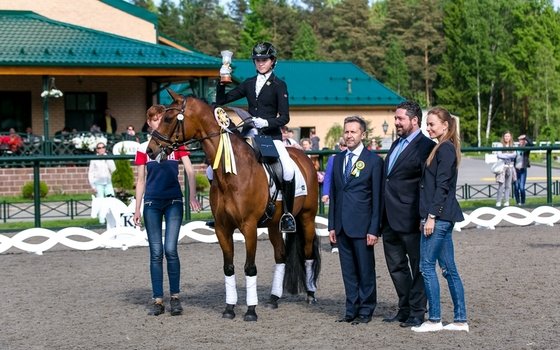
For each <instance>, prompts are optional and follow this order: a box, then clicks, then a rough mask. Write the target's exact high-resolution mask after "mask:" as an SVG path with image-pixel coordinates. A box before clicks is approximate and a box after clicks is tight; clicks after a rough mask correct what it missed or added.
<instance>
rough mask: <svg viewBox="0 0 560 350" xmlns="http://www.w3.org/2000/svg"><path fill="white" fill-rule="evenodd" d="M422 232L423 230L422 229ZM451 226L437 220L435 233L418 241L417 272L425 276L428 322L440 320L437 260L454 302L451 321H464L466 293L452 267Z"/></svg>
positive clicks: (457, 273) (465, 320)
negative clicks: (418, 266)
mask: <svg viewBox="0 0 560 350" xmlns="http://www.w3.org/2000/svg"><path fill="white" fill-rule="evenodd" d="M422 232H423V229H422ZM452 232H453V223H452V222H450V221H445V220H436V222H435V227H434V232H433V233H432V234H431V235H430V236H429V237H426V236H424V234H423V233H422V237H421V239H420V271H421V272H422V276H423V277H424V286H425V287H426V296H427V298H428V306H429V307H428V311H429V317H428V319H429V320H430V321H434V322H440V321H441V307H440V291H439V281H438V276H437V272H436V261H437V262H438V263H439V266H440V267H441V270H442V274H443V276H444V277H445V279H446V280H447V285H448V286H449V292H450V294H451V299H453V313H454V319H453V321H454V322H467V308H466V305H465V291H464V290H463V282H461V277H460V276H459V272H458V271H457V266H455V256H454V253H453V238H452Z"/></svg>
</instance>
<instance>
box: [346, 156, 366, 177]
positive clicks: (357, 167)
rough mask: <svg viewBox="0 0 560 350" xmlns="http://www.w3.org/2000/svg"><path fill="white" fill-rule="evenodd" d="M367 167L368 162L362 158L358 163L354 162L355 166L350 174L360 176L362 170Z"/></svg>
mask: <svg viewBox="0 0 560 350" xmlns="http://www.w3.org/2000/svg"><path fill="white" fill-rule="evenodd" d="M365 167H366V163H364V161H362V160H359V161H357V162H356V164H354V168H353V169H352V172H351V173H350V175H352V176H354V177H358V176H360V171H361V170H362V169H363V168H365Z"/></svg>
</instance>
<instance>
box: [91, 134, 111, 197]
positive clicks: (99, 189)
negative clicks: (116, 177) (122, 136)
mask: <svg viewBox="0 0 560 350" xmlns="http://www.w3.org/2000/svg"><path fill="white" fill-rule="evenodd" d="M95 151H96V153H97V156H98V157H103V156H106V155H107V148H106V145H105V144H104V143H103V142H99V143H98V144H97V147H96V148H95ZM116 169H117V167H116V165H115V161H114V160H112V159H99V160H98V159H95V160H92V161H90V163H89V169H88V180H89V184H90V186H91V188H92V190H93V193H95V194H96V197H97V198H103V197H114V196H115V190H114V189H113V181H112V180H111V176H112V174H113V173H114V172H115V170H116Z"/></svg>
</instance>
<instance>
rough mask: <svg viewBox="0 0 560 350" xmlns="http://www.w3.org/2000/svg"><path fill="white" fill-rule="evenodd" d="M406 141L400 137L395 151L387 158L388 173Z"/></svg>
mask: <svg viewBox="0 0 560 350" xmlns="http://www.w3.org/2000/svg"><path fill="white" fill-rule="evenodd" d="M406 141H407V140H406V139H402V138H401V139H400V140H399V144H398V145H397V149H396V150H395V153H394V154H392V155H391V159H390V160H389V168H388V169H387V173H390V172H391V169H393V165H395V162H396V161H397V158H399V155H400V154H401V152H402V150H403V149H404V145H405V144H406Z"/></svg>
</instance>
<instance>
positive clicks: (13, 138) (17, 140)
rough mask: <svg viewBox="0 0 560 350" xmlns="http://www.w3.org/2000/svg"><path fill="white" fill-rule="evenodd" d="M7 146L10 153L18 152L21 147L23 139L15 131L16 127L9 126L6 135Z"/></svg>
mask: <svg viewBox="0 0 560 350" xmlns="http://www.w3.org/2000/svg"><path fill="white" fill-rule="evenodd" d="M8 137H9V139H8V148H9V150H10V152H12V154H19V152H20V151H21V147H22V146H23V140H22V139H21V136H19V135H18V134H17V133H16V129H14V128H10V133H9V135H8Z"/></svg>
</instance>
